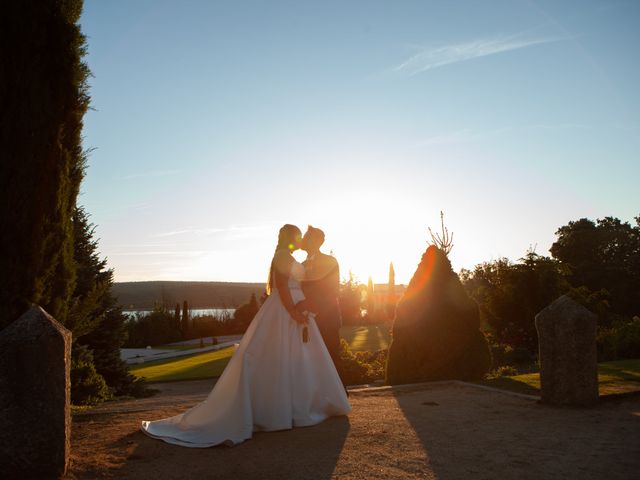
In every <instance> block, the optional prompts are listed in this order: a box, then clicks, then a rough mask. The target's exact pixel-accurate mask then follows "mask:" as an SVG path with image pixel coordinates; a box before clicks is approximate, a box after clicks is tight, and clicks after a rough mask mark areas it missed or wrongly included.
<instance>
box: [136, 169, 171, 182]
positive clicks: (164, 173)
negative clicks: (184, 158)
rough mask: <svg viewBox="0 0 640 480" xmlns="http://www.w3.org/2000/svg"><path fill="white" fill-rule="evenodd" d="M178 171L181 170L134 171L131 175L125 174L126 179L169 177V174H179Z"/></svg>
mask: <svg viewBox="0 0 640 480" xmlns="http://www.w3.org/2000/svg"><path fill="white" fill-rule="evenodd" d="M178 173H180V170H158V171H156V172H146V173H132V174H131V175H127V176H125V177H124V179H125V180H134V179H136V178H147V177H167V176H169V175H177V174H178Z"/></svg>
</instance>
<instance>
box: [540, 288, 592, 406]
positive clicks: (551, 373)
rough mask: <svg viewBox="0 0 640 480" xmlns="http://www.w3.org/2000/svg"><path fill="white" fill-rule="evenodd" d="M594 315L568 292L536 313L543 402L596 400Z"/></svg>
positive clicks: (586, 402) (586, 403) (587, 402)
mask: <svg viewBox="0 0 640 480" xmlns="http://www.w3.org/2000/svg"><path fill="white" fill-rule="evenodd" d="M597 319H598V317H597V316H596V315H595V314H594V313H592V312H590V311H589V310H587V309H586V308H585V307H583V306H582V305H580V304H579V303H577V302H576V301H575V300H573V299H572V298H570V297H568V296H567V295H563V296H562V297H560V298H559V299H557V300H556V301H554V302H553V303H552V304H551V305H549V306H548V307H546V308H545V309H544V310H542V311H541V312H540V313H538V315H536V318H535V323H536V329H537V331H538V343H539V351H540V386H541V392H542V395H541V400H542V403H547V404H550V405H574V406H589V405H593V404H595V403H596V402H597V401H598V355H597V350H596V327H597Z"/></svg>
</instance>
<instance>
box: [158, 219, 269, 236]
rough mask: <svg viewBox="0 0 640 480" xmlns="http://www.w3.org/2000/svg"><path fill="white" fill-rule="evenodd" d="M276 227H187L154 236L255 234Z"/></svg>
mask: <svg viewBox="0 0 640 480" xmlns="http://www.w3.org/2000/svg"><path fill="white" fill-rule="evenodd" d="M274 225H277V224H275V223H273V222H271V223H260V224H240V225H230V226H228V227H214V228H211V227H186V228H182V229H180V230H172V231H168V232H161V233H156V234H154V235H152V237H153V238H165V237H175V236H178V235H211V234H215V233H221V232H236V233H239V234H240V233H247V232H255V231H260V230H264V229H266V228H274Z"/></svg>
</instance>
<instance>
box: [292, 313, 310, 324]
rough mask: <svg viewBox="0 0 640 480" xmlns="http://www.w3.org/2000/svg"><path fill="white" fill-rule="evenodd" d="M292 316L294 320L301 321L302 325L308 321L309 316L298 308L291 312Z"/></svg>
mask: <svg viewBox="0 0 640 480" xmlns="http://www.w3.org/2000/svg"><path fill="white" fill-rule="evenodd" d="M291 316H292V317H293V320H294V321H295V322H296V323H299V324H300V325H304V324H306V323H307V317H306V315H304V314H303V313H302V312H299V311H298V310H294V311H293V312H292V313H291Z"/></svg>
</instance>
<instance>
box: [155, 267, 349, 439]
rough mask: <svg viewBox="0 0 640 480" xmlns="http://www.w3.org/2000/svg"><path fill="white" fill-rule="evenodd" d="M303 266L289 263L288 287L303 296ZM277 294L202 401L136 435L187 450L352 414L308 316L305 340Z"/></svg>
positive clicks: (298, 298) (295, 298)
mask: <svg viewBox="0 0 640 480" xmlns="http://www.w3.org/2000/svg"><path fill="white" fill-rule="evenodd" d="M303 276H304V266H303V265H302V264H300V263H298V262H295V261H294V262H293V263H292V267H291V272H290V276H289V283H288V287H289V290H290V291H291V297H292V298H293V301H294V303H297V302H299V301H301V300H303V299H304V294H303V293H302V290H301V288H300V280H301V279H302V277H303ZM302 329H303V327H302V326H301V325H299V324H298V323H296V322H295V321H294V320H293V319H292V318H291V316H290V315H289V313H288V312H287V310H286V309H285V307H284V305H283V304H282V302H281V301H280V297H279V295H278V292H277V290H275V289H274V291H273V292H272V294H271V295H270V296H269V298H267V300H266V301H265V303H264V304H263V305H262V307H261V308H260V310H259V311H258V313H257V314H256V316H255V318H254V319H253V321H252V322H251V324H250V325H249V328H248V329H247V331H246V333H245V334H244V336H243V337H242V340H241V342H240V345H239V347H238V349H237V350H236V352H235V353H234V354H233V357H232V358H231V360H230V361H229V364H228V365H227V367H226V368H225V370H224V372H223V373H222V376H221V377H220V379H219V380H218V382H217V383H216V384H215V385H214V387H213V389H212V390H211V393H209V396H208V397H207V399H206V400H204V401H203V402H202V403H199V404H198V405H196V406H194V407H193V408H191V409H189V410H187V411H186V412H184V413H181V414H180V415H176V416H175V417H170V418H165V419H162V420H155V421H143V422H142V430H143V431H144V432H145V433H146V434H148V435H150V436H152V437H154V438H158V439H161V440H164V441H165V442H168V443H173V444H176V445H182V446H185V447H192V448H204V447H211V446H213V445H219V444H222V443H224V444H227V445H234V444H238V443H241V442H243V441H244V440H247V439H249V438H251V436H252V433H253V432H256V431H273V430H285V429H290V428H292V427H306V426H310V425H315V424H317V423H320V422H322V421H323V420H325V419H326V418H328V417H330V416H335V415H346V414H347V413H349V412H350V411H351V406H350V405H349V401H348V400H347V396H346V393H345V390H344V387H343V385H342V383H341V381H340V377H339V376H338V373H337V372H336V369H335V366H334V364H333V362H332V360H331V357H330V356H329V352H328V351H327V348H326V347H325V344H324V342H323V340H322V336H321V335H320V332H319V330H318V327H317V326H316V323H315V321H314V320H313V319H310V320H309V327H308V329H309V341H308V342H306V343H304V342H303V341H302Z"/></svg>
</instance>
